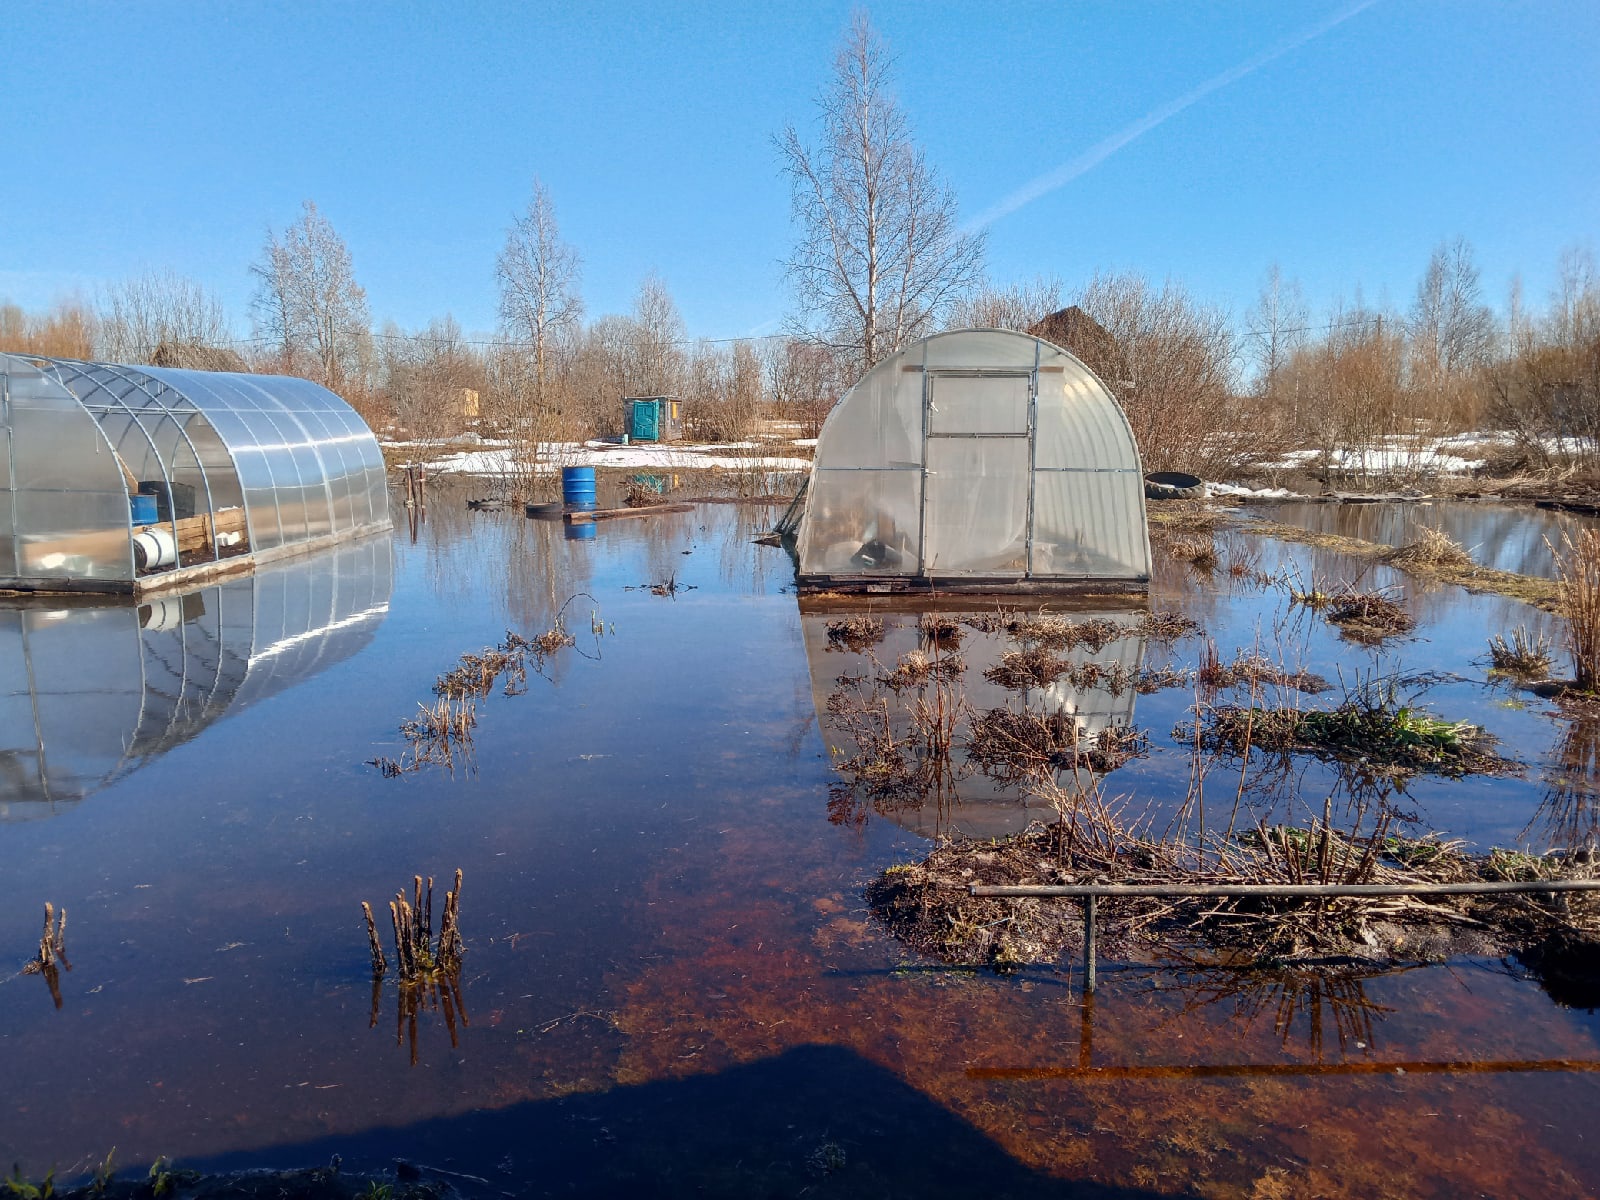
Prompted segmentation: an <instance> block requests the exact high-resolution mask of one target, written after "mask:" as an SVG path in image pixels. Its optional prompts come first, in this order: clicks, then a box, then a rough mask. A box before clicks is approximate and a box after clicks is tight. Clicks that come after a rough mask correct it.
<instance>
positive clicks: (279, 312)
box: [250, 200, 371, 391]
mask: <svg viewBox="0 0 1600 1200" xmlns="http://www.w3.org/2000/svg"><path fill="white" fill-rule="evenodd" d="M250 272H251V274H253V275H254V276H255V277H256V281H257V288H256V296H255V301H254V305H253V307H254V315H255V322H256V329H257V331H258V333H259V334H260V335H261V336H263V337H265V338H267V339H268V340H269V341H270V342H271V343H272V344H273V346H274V348H275V356H276V358H277V360H278V364H277V365H278V367H279V369H280V370H283V371H286V372H288V373H290V374H294V373H296V372H298V371H301V370H303V369H309V370H310V371H311V372H312V373H313V376H314V377H315V378H316V379H317V381H318V382H320V383H323V384H325V385H326V386H328V387H330V388H332V389H333V390H334V391H339V390H340V389H341V388H343V387H344V386H346V384H347V383H359V382H361V380H362V376H363V375H364V374H365V369H366V365H367V361H368V358H369V356H370V353H371V331H370V329H369V327H368V326H369V321H370V318H369V316H368V313H367V293H366V292H365V291H364V290H363V289H362V287H361V285H360V284H358V283H357V282H356V280H355V272H354V270H353V268H352V267H351V265H350V250H349V248H348V247H347V246H346V245H345V244H344V239H343V238H341V237H340V236H339V235H338V233H337V232H335V230H334V228H333V226H332V224H330V223H329V221H328V219H327V218H326V217H324V216H323V215H322V214H321V213H320V212H318V211H317V206H316V205H315V204H314V203H313V202H312V201H310V200H307V201H306V202H305V204H304V206H303V207H302V209H301V213H300V219H299V220H298V221H296V222H295V223H294V224H292V225H290V226H289V227H288V228H287V229H285V230H284V231H283V235H282V237H279V236H277V235H276V234H274V233H273V232H272V230H271V229H268V230H267V241H266V244H265V245H264V246H263V247H262V251H261V258H260V260H259V261H258V262H256V263H255V264H254V265H253V266H251V268H250Z"/></svg>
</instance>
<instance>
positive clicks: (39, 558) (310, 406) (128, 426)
mask: <svg viewBox="0 0 1600 1200" xmlns="http://www.w3.org/2000/svg"><path fill="white" fill-rule="evenodd" d="M0 453H3V465H0V590H12V591H43V592H51V591H102V592H125V593H143V592H146V591H150V590H154V589H159V588H169V587H172V586H176V585H178V584H180V583H182V582H183V581H185V580H194V579H197V578H200V577H210V576H214V575H220V574H227V573H231V572H233V571H237V570H243V569H247V568H248V567H250V566H251V565H253V564H254V563H256V562H261V561H266V560H267V559H270V558H274V557H279V556H282V555H284V554H290V553H296V552H300V551H304V550H309V549H315V548H317V547H320V546H323V545H328V544H332V543H333V542H336V541H339V540H342V539H345V538H349V537H355V536H359V535H362V534H365V533H371V532H377V531H379V530H383V529H387V528H388V527H389V502H388V489H387V484H386V480H385V476H384V467H383V456H382V454H381V453H380V451H379V449H378V444H377V440H376V439H375V438H374V437H373V435H372V431H371V430H370V429H368V428H367V426H366V424H365V423H364V422H363V421H362V420H361V418H360V417H359V416H358V415H357V414H356V413H355V411H354V410H353V409H351V408H350V406H349V405H348V404H346V403H345V402H344V401H343V400H341V399H340V398H339V397H338V396H336V395H334V393H332V392H330V391H328V390H327V389H326V388H323V387H320V386H318V385H317V384H314V383H311V382H309V381H307V380H304V379H292V378H288V377H285V376H275V375H247V374H234V373H226V372H206V371H187V370H176V369H172V368H166V367H128V366H118V365H115V364H111V363H91V362H79V361H75V360H70V359H58V358H43V357H34V356H20V355H5V354H0Z"/></svg>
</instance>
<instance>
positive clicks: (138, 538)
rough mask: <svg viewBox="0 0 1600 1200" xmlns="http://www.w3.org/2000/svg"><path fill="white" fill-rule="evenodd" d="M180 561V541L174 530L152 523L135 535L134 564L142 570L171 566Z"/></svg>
mask: <svg viewBox="0 0 1600 1200" xmlns="http://www.w3.org/2000/svg"><path fill="white" fill-rule="evenodd" d="M177 561H178V543H177V542H176V541H174V540H173V537H172V530H170V529H163V528H161V526H159V525H152V526H151V527H150V528H148V529H146V530H145V531H144V532H143V533H137V534H135V535H134V537H133V565H134V566H136V567H138V568H139V570H141V571H153V570H155V569H156V568H158V567H170V566H172V565H174V564H175V563H176V562H177Z"/></svg>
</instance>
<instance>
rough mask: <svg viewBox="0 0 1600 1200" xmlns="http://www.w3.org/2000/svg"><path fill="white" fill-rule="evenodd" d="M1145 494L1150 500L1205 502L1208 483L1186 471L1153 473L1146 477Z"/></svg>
mask: <svg viewBox="0 0 1600 1200" xmlns="http://www.w3.org/2000/svg"><path fill="white" fill-rule="evenodd" d="M1144 494H1145V498H1146V499H1149V500H1203V499H1205V495H1206V481H1205V480H1204V479H1201V478H1200V476H1198V475H1190V474H1189V473H1187V472H1186V471H1152V472H1150V474H1148V475H1146V476H1145V477H1144Z"/></svg>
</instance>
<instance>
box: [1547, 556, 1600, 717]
mask: <svg viewBox="0 0 1600 1200" xmlns="http://www.w3.org/2000/svg"><path fill="white" fill-rule="evenodd" d="M1551 549H1552V550H1554V552H1555V556H1556V578H1558V579H1559V580H1560V581H1561V615H1562V617H1564V618H1565V619H1566V623H1567V651H1568V653H1570V654H1571V655H1572V666H1573V672H1574V680H1575V682H1576V684H1577V686H1578V690H1579V691H1583V692H1594V691H1600V532H1596V531H1595V530H1593V529H1585V530H1583V531H1582V532H1581V533H1580V534H1579V535H1578V537H1577V540H1576V541H1574V540H1573V537H1572V533H1571V531H1570V530H1562V532H1561V546H1560V547H1559V548H1556V547H1554V546H1552V547H1551Z"/></svg>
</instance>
